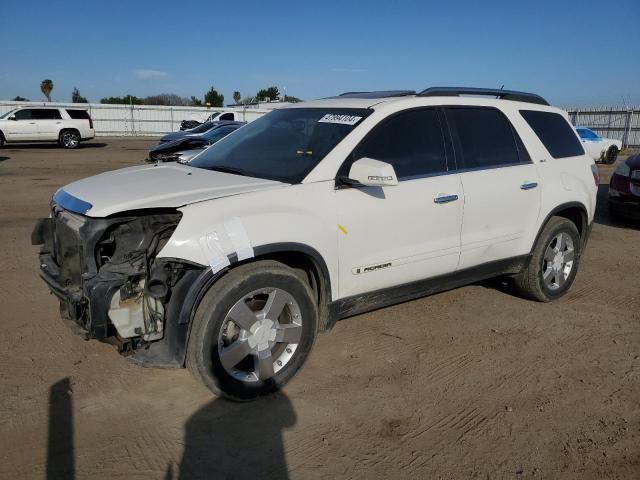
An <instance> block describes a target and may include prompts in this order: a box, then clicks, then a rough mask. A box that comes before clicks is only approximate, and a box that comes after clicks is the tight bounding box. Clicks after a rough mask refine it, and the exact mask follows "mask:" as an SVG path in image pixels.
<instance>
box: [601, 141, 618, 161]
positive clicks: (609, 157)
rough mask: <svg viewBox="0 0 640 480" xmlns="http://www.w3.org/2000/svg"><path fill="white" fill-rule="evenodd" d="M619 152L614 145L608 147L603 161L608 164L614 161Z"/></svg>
mask: <svg viewBox="0 0 640 480" xmlns="http://www.w3.org/2000/svg"><path fill="white" fill-rule="evenodd" d="M619 152H620V150H618V147H616V146H615V145H614V146H611V147H609V150H607V154H606V155H605V158H604V162H605V163H606V164H608V165H611V164H613V163H615V162H616V158H618V153H619Z"/></svg>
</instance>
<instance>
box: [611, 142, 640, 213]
mask: <svg viewBox="0 0 640 480" xmlns="http://www.w3.org/2000/svg"><path fill="white" fill-rule="evenodd" d="M609 212H611V215H613V216H614V217H617V218H624V219H628V220H635V221H640V154H636V155H632V156H630V157H629V158H627V159H626V160H624V161H622V162H620V163H618V165H617V167H616V169H615V170H614V172H613V175H611V180H610V181H609Z"/></svg>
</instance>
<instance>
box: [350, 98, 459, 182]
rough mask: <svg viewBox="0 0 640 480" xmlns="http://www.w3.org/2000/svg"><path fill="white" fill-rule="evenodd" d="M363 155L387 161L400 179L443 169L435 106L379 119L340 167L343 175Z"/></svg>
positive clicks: (442, 144) (439, 125)
mask: <svg viewBox="0 0 640 480" xmlns="http://www.w3.org/2000/svg"><path fill="white" fill-rule="evenodd" d="M363 157H369V158H373V159H375V160H380V161H383V162H387V163H390V164H391V165H393V168H394V170H395V172H396V175H397V176H398V179H400V180H408V179H411V178H412V177H420V176H426V175H436V174H439V173H444V172H446V171H447V157H446V153H445V144H444V135H443V131H442V126H441V123H440V119H439V115H438V111H437V110H436V109H433V108H431V109H420V110H410V111H408V112H402V113H399V114H397V115H394V116H392V117H391V118H388V119H386V120H382V122H381V123H380V124H378V125H377V126H376V127H375V128H374V129H373V130H372V131H371V132H370V133H369V135H367V137H366V138H365V139H364V140H363V141H362V143H360V145H358V147H356V149H355V151H354V153H353V156H352V161H351V162H348V164H347V165H344V166H343V167H342V168H341V172H340V173H341V174H342V175H347V174H348V169H349V168H350V167H351V164H353V162H354V161H355V160H358V159H360V158H363Z"/></svg>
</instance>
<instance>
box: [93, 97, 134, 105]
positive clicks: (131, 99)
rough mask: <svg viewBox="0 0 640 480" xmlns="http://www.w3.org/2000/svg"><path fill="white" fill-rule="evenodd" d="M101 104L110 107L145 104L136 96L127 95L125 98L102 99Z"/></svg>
mask: <svg viewBox="0 0 640 480" xmlns="http://www.w3.org/2000/svg"><path fill="white" fill-rule="evenodd" d="M100 103H105V104H110V105H129V104H131V105H142V104H144V99H142V98H138V97H136V96H134V95H125V96H124V97H105V98H102V99H100Z"/></svg>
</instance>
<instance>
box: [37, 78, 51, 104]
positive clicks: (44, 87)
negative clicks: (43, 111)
mask: <svg viewBox="0 0 640 480" xmlns="http://www.w3.org/2000/svg"><path fill="white" fill-rule="evenodd" d="M40 91H41V92H42V94H43V95H44V96H45V97H47V102H50V101H51V92H52V91H53V81H51V80H49V79H46V80H43V81H42V82H40Z"/></svg>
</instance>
